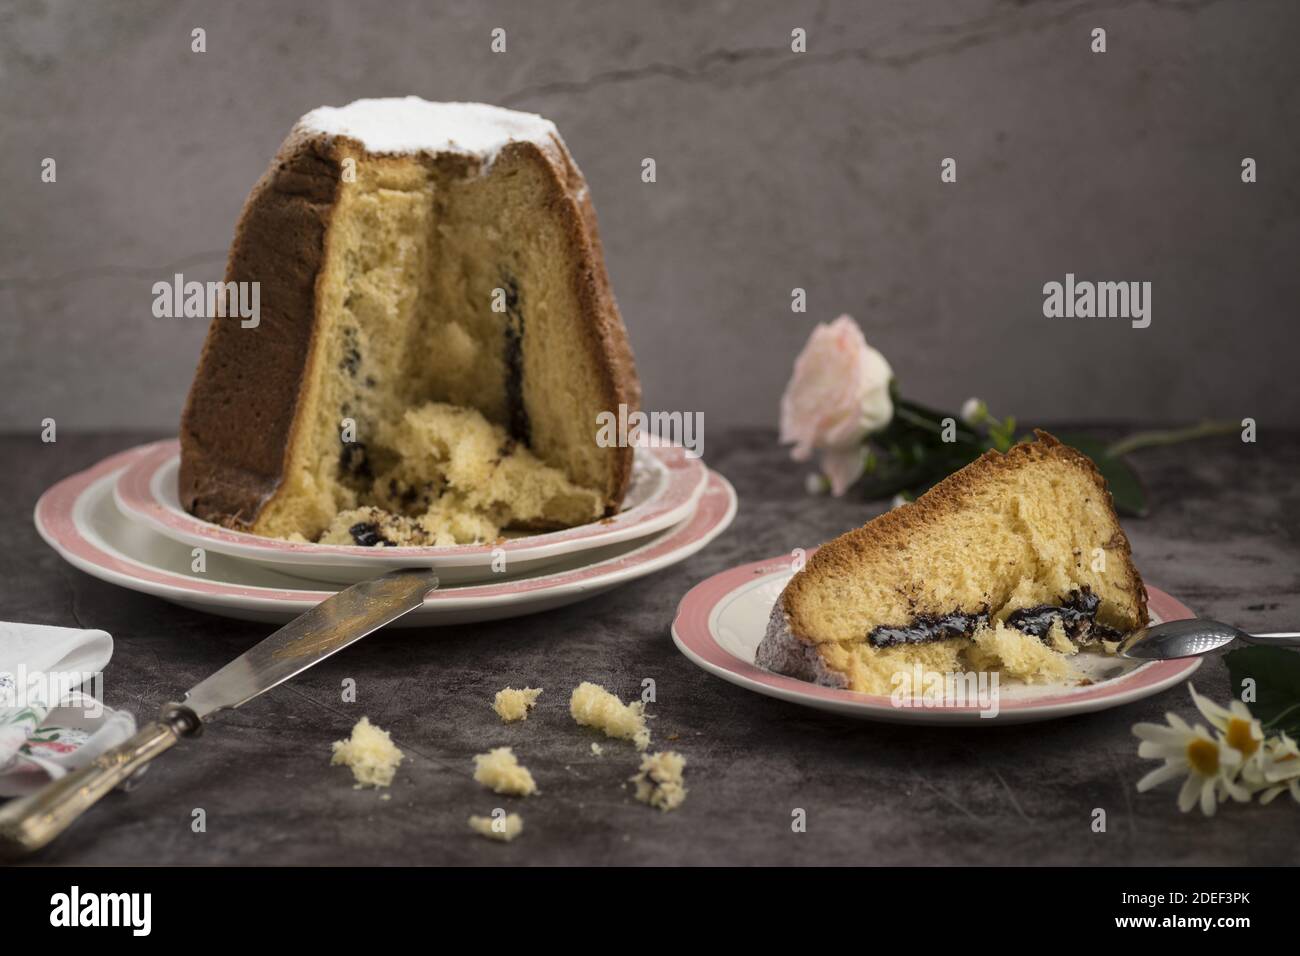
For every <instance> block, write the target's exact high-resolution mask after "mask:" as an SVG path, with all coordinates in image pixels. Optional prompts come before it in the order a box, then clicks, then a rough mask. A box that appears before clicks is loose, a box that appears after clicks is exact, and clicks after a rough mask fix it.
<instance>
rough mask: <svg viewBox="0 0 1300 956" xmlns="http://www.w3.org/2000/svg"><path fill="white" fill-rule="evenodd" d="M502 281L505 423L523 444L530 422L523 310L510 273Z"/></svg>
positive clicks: (515, 284) (530, 431)
mask: <svg viewBox="0 0 1300 956" xmlns="http://www.w3.org/2000/svg"><path fill="white" fill-rule="evenodd" d="M502 282H503V283H504V289H505V293H506V324H505V329H504V333H505V355H504V358H505V363H506V415H507V418H508V419H509V420H508V421H507V423H506V425H507V429H508V431H509V432H510V437H511V438H513V439H514V440H515V441H520V442H523V443H524V444H525V445H527V444H528V441H529V438H530V437H531V434H532V425H531V424H530V422H529V421H528V410H527V409H526V408H524V313H523V310H522V309H521V308H520V307H519V284H518V283H517V282H515V280H514V279H513V278H511V277H510V276H505V277H503V279H502Z"/></svg>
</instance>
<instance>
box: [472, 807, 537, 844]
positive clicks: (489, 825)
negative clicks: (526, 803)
mask: <svg viewBox="0 0 1300 956" xmlns="http://www.w3.org/2000/svg"><path fill="white" fill-rule="evenodd" d="M469 826H470V829H471V830H473V831H474V832H475V833H477V834H478V835H479V836H484V837H487V838H488V839H489V840H497V841H498V842H501V843H509V842H510V841H511V840H513V839H514V838H515V837H517V836H519V834H521V833H523V832H524V818H523V817H521V816H520V815H519V814H517V813H507V814H506V815H505V816H497V815H493V816H490V817H480V816H472V817H470V818H469Z"/></svg>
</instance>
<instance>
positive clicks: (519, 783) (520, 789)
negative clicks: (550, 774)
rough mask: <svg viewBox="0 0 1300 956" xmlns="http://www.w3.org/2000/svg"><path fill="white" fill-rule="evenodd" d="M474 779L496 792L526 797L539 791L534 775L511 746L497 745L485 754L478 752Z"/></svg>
mask: <svg viewBox="0 0 1300 956" xmlns="http://www.w3.org/2000/svg"><path fill="white" fill-rule="evenodd" d="M474 780H475V781H476V782H477V783H481V784H482V785H483V786H485V787H487V788H488V789H489V790H492V791H493V792H495V793H506V794H510V795H512V796H516V797H526V796H528V795H529V794H531V793H536V792H537V783H536V782H535V781H534V780H533V775H532V774H531V773H529V772H528V768H527V767H525V766H523V765H522V764H520V762H519V760H518V758H517V757H515V754H514V751H513V750H511V749H510V748H509V747H495V748H493V749H492V750H489V751H488V752H487V753H485V754H476V755H475V757H474Z"/></svg>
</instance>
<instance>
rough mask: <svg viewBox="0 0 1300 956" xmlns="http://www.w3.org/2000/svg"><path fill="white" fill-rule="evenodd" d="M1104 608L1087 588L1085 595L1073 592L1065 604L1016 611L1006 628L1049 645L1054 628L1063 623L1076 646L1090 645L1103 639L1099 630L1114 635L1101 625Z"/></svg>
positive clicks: (1067, 635)
mask: <svg viewBox="0 0 1300 956" xmlns="http://www.w3.org/2000/svg"><path fill="white" fill-rule="evenodd" d="M1100 605H1101V599H1100V598H1099V597H1097V595H1095V594H1093V593H1092V591H1091V590H1089V589H1088V588H1086V587H1085V588H1084V589H1083V590H1082V591H1071V592H1070V594H1069V597H1067V598H1066V600H1065V601H1064V602H1063V603H1061V604H1039V605H1036V606H1035V607H1025V608H1021V609H1020V610H1018V611H1012V612H1011V614H1009V615H1008V616H1007V620H1006V624H1007V627H1014V628H1015V629H1016V630H1018V631H1023V632H1024V633H1026V634H1028V635H1030V636H1031V637H1036V638H1038V639H1039V640H1040V641H1043V642H1044V643H1046V642H1047V635H1048V633H1049V632H1050V631H1051V630H1052V624H1053V623H1055V622H1056V621H1060V622H1061V626H1062V627H1063V628H1064V629H1065V636H1066V637H1068V638H1069V639H1070V640H1072V641H1074V642H1075V643H1076V644H1080V643H1089V642H1091V641H1095V640H1097V639H1098V638H1099V637H1100V636H1101V635H1100V633H1099V628H1101V629H1104V630H1106V631H1111V632H1112V633H1114V631H1113V629H1111V628H1107V627H1106V626H1105V625H1097V623H1096V621H1097V608H1098V607H1099V606H1100Z"/></svg>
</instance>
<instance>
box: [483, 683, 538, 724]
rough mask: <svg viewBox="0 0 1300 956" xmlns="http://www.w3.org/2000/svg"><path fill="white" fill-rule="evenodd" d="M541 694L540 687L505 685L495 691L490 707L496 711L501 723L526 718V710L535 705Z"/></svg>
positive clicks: (509, 722)
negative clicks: (517, 687) (516, 687)
mask: <svg viewBox="0 0 1300 956" xmlns="http://www.w3.org/2000/svg"><path fill="white" fill-rule="evenodd" d="M541 695H542V688H540V687H523V688H520V689H518V690H516V689H515V688H513V687H506V688H504V689H503V690H499V691H497V695H496V699H495V700H493V702H492V709H493V710H495V711H496V712H497V716H498V717H500V718H501V720H502V722H503V723H507V724H511V723H514V722H515V721H517V720H527V719H528V712H529V711H530V710H532V709H533V707H535V706H536V705H537V698H538V697H540V696H541Z"/></svg>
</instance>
